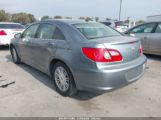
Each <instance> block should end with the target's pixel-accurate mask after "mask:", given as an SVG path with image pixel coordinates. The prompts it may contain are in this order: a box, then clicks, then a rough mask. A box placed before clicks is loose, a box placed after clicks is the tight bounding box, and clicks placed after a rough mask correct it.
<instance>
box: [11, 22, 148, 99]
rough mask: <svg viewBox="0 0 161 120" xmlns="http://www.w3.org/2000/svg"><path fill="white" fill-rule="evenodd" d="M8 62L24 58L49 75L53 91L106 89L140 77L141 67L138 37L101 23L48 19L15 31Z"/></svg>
mask: <svg viewBox="0 0 161 120" xmlns="http://www.w3.org/2000/svg"><path fill="white" fill-rule="evenodd" d="M10 51H11V55H12V58H13V62H14V63H16V64H18V63H22V62H23V63H26V64H28V65H30V66H32V67H34V68H36V69H38V70H40V71H42V72H44V73H46V74H48V75H49V76H51V79H52V80H53V81H54V83H55V87H56V90H57V91H58V92H59V93H60V94H61V95H63V96H71V95H73V94H75V93H76V92H77V91H78V90H86V91H92V92H105V91H109V90H112V89H115V88H119V87H122V86H125V85H127V84H129V83H132V82H134V81H136V80H137V79H139V78H140V77H141V76H142V75H143V73H144V71H145V67H146V60H147V59H146V57H145V56H144V55H143V54H142V47H141V44H140V41H139V39H136V38H132V37H126V36H123V35H122V34H120V33H119V32H117V31H115V30H113V29H112V28H109V27H108V26H105V25H103V24H101V23H95V22H84V21H72V20H47V21H41V22H37V23H34V24H32V25H30V26H29V27H28V28H27V29H26V30H25V31H24V32H23V33H22V34H16V35H15V38H14V39H13V40H12V42H11V44H10Z"/></svg>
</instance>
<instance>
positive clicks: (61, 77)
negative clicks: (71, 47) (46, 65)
mask: <svg viewBox="0 0 161 120" xmlns="http://www.w3.org/2000/svg"><path fill="white" fill-rule="evenodd" d="M52 79H53V80H54V83H55V87H56V90H57V91H58V92H59V93H60V94H61V95H62V96H72V95H74V94H76V92H77V89H76V85H75V82H74V79H73V76H72V74H71V72H70V70H69V68H68V67H67V66H66V65H65V64H64V63H61V62H57V63H56V64H55V65H54V66H53V69H52Z"/></svg>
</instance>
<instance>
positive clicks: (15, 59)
mask: <svg viewBox="0 0 161 120" xmlns="http://www.w3.org/2000/svg"><path fill="white" fill-rule="evenodd" d="M11 56H12V60H13V62H14V63H15V64H20V63H21V59H20V57H19V56H18V54H17V51H16V49H15V48H14V47H11Z"/></svg>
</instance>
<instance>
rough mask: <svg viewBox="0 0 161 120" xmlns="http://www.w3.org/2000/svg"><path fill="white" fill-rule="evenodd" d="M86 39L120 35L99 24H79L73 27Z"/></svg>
mask: <svg viewBox="0 0 161 120" xmlns="http://www.w3.org/2000/svg"><path fill="white" fill-rule="evenodd" d="M74 26H75V27H76V28H77V29H78V30H79V31H80V32H81V33H82V34H83V35H84V36H85V37H86V38H87V39H96V38H104V37H111V36H120V35H121V34H120V33H119V32H117V31H115V30H113V29H112V28H110V27H108V26H106V25H103V24H101V23H79V24H75V25H74Z"/></svg>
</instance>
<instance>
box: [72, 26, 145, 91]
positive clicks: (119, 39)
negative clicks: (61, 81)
mask: <svg viewBox="0 0 161 120" xmlns="http://www.w3.org/2000/svg"><path fill="white" fill-rule="evenodd" d="M81 27H83V26H79V27H77V28H78V29H79V30H80V28H81ZM90 27H91V26H89V29H91V28H90ZM98 27H99V26H96V27H95V28H97V29H98ZM101 27H102V26H101ZM87 28H88V27H85V29H87ZM100 29H101V30H102V28H100ZM80 31H81V32H82V31H86V30H82V29H81V30H80ZM91 31H92V32H93V33H94V34H96V33H97V32H96V31H95V30H94V29H92V30H90V31H88V32H86V35H85V36H86V37H88V35H89V34H90V36H92V37H91V38H92V39H90V38H88V40H87V41H84V42H82V43H81V45H80V48H79V49H81V51H80V53H79V54H81V56H80V64H78V65H77V68H78V69H77V70H75V71H76V72H75V76H74V77H75V78H76V82H77V85H78V88H79V89H81V90H88V91H96V92H104V91H108V90H112V89H115V88H119V87H122V86H125V85H127V84H129V83H132V82H134V81H136V80H137V79H139V78H140V77H141V76H142V75H143V73H144V72H145V68H146V61H147V59H146V57H145V56H144V55H143V54H142V47H141V43H140V41H139V40H138V39H136V38H131V37H125V36H122V35H120V34H119V33H118V34H116V35H114V34H113V35H112V36H108V37H100V36H99V37H100V38H99V37H98V36H97V37H98V38H97V37H95V38H94V34H93V35H92V33H90V32H91ZM102 31H103V30H102ZM103 32H105V31H103ZM114 33H115V32H114ZM83 34H84V33H83ZM109 34H111V33H110V32H109ZM99 35H100V33H99ZM78 66H79V67H78ZM80 76H81V77H80Z"/></svg>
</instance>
